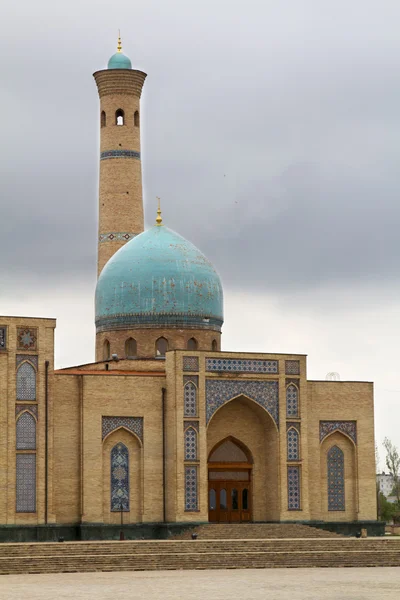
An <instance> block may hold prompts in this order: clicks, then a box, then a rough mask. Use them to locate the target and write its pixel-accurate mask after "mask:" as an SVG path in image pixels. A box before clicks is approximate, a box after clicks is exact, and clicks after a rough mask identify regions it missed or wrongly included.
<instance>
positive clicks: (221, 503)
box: [219, 489, 227, 510]
mask: <svg viewBox="0 0 400 600" xmlns="http://www.w3.org/2000/svg"><path fill="white" fill-rule="evenodd" d="M219 507H220V509H221V510H226V509H227V505H226V490H225V489H222V490H221V491H220V493H219Z"/></svg>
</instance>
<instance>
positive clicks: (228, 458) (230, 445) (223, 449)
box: [208, 435, 253, 464]
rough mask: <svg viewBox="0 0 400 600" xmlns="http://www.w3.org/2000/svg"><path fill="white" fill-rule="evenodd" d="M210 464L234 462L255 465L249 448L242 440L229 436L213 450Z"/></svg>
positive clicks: (209, 456)
mask: <svg viewBox="0 0 400 600" xmlns="http://www.w3.org/2000/svg"><path fill="white" fill-rule="evenodd" d="M208 462H209V463H213V462H218V463H221V462H234V463H246V464H253V456H252V454H251V452H250V450H249V448H248V447H247V446H246V445H245V444H244V443H243V442H241V441H240V440H238V439H237V438H235V437H233V436H232V435H228V436H227V437H225V438H223V439H222V440H220V441H219V442H217V443H216V444H215V446H214V447H213V448H212V449H211V451H210V453H209V455H208Z"/></svg>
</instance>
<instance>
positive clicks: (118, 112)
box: [115, 108, 125, 125]
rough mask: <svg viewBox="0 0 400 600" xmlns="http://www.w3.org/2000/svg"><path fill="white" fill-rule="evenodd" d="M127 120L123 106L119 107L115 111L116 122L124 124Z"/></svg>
mask: <svg viewBox="0 0 400 600" xmlns="http://www.w3.org/2000/svg"><path fill="white" fill-rule="evenodd" d="M124 122H125V113H124V111H123V110H122V108H119V109H118V110H116V111H115V124H116V125H124Z"/></svg>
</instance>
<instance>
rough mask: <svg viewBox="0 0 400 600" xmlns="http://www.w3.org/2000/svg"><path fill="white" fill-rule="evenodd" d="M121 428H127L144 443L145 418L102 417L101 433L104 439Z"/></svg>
mask: <svg viewBox="0 0 400 600" xmlns="http://www.w3.org/2000/svg"><path fill="white" fill-rule="evenodd" d="M119 427H125V429H128V431H132V433H135V434H136V435H137V436H138V438H139V440H140V441H141V442H142V443H143V417H102V418H101V433H102V439H103V440H104V438H105V437H106V436H107V435H108V434H109V433H111V432H112V431H114V430H115V429H118V428H119Z"/></svg>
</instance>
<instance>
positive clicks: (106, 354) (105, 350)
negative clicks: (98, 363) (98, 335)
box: [103, 340, 111, 360]
mask: <svg viewBox="0 0 400 600" xmlns="http://www.w3.org/2000/svg"><path fill="white" fill-rule="evenodd" d="M110 356H111V355H110V342H109V341H108V340H104V342H103V360H110Z"/></svg>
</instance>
